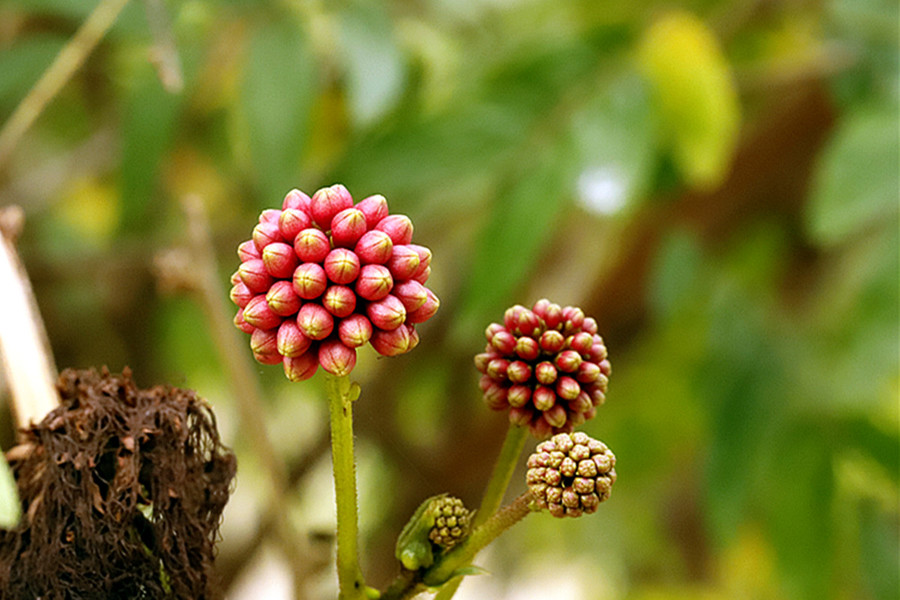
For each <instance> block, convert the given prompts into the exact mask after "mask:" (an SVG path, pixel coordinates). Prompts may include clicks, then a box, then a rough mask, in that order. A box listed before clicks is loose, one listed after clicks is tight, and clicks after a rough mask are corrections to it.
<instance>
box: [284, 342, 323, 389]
mask: <svg viewBox="0 0 900 600" xmlns="http://www.w3.org/2000/svg"><path fill="white" fill-rule="evenodd" d="M282 364H283V365H284V374H285V375H286V376H287V378H288V379H289V380H291V381H305V380H307V379H309V378H310V377H312V376H313V375H315V374H316V371H317V370H318V368H319V357H318V353H317V352H316V351H315V350H314V349H312V348H311V349H309V350H307V351H306V352H304V353H303V354H301V355H300V356H295V357H290V356H285V357H284V359H283V360H282Z"/></svg>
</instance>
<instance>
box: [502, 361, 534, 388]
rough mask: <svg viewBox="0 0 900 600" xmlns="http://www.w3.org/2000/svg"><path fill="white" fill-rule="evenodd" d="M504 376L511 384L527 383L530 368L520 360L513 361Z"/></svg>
mask: <svg viewBox="0 0 900 600" xmlns="http://www.w3.org/2000/svg"><path fill="white" fill-rule="evenodd" d="M506 376H507V377H509V380H510V381H511V382H513V383H527V382H528V380H529V379H531V366H530V365H529V364H528V363H526V362H524V361H521V360H514V361H513V362H511V363H510V364H509V368H508V369H507V370H506Z"/></svg>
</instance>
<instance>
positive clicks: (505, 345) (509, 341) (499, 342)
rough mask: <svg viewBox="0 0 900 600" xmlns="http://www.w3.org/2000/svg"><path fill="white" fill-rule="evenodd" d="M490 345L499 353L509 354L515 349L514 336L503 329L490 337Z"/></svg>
mask: <svg viewBox="0 0 900 600" xmlns="http://www.w3.org/2000/svg"><path fill="white" fill-rule="evenodd" d="M491 346H493V347H494V348H496V349H497V351H498V352H500V353H501V354H509V353H511V352H512V351H513V350H515V349H516V338H515V336H514V335H513V334H511V333H510V332H508V331H506V330H505V329H504V330H503V331H498V332H497V333H495V334H494V336H493V337H492V338H491Z"/></svg>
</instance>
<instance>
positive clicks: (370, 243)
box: [353, 230, 394, 265]
mask: <svg viewBox="0 0 900 600" xmlns="http://www.w3.org/2000/svg"><path fill="white" fill-rule="evenodd" d="M353 252H355V253H356V255H357V256H358V257H359V261H360V262H361V263H362V264H364V265H368V264H376V265H383V264H385V263H386V262H387V261H388V260H390V258H391V254H393V252H394V242H392V241H391V238H390V236H389V235H388V234H386V233H385V232H383V231H377V230H375V231H367V232H366V233H364V234H363V236H362V237H361V238H359V241H358V242H356V246H354V248H353Z"/></svg>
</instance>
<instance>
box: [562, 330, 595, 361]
mask: <svg viewBox="0 0 900 600" xmlns="http://www.w3.org/2000/svg"><path fill="white" fill-rule="evenodd" d="M566 343H567V345H568V346H569V348H571V349H572V350H574V351H575V352H578V353H579V354H580V355H581V356H584V357H588V356H590V354H591V346H593V345H594V336H593V335H591V334H590V333H588V332H586V331H579V332H578V333H576V334H575V335H572V336H570V337H569V338H568V340H567V342H566Z"/></svg>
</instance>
